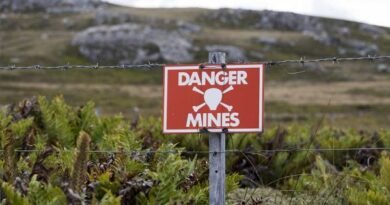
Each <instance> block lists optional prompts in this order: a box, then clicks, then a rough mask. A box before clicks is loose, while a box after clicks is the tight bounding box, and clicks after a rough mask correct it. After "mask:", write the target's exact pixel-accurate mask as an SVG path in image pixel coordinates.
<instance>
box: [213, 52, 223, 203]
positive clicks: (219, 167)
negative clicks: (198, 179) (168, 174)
mask: <svg viewBox="0 0 390 205" xmlns="http://www.w3.org/2000/svg"><path fill="white" fill-rule="evenodd" d="M209 63H210V64H219V65H221V64H222V63H226V53H224V52H210V53H209ZM225 160H226V158H225V133H210V134H209V196H210V205H224V204H225V189H226V188H225V178H226V161H225Z"/></svg>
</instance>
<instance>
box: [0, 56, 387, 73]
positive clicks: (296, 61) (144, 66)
mask: <svg viewBox="0 0 390 205" xmlns="http://www.w3.org/2000/svg"><path fill="white" fill-rule="evenodd" d="M377 60H390V56H389V55H383V56H363V57H362V56H361V57H327V58H317V59H305V58H304V57H302V58H300V59H292V60H279V61H264V62H258V63H261V64H264V65H266V66H268V67H270V66H274V65H282V64H300V65H305V64H307V63H325V62H331V63H341V62H356V61H366V62H374V61H377ZM164 65H165V64H161V63H147V64H121V65H99V64H98V63H97V64H92V65H72V64H65V65H53V66H45V65H39V64H36V65H27V66H16V65H7V66H0V70H68V69H124V70H126V69H143V70H151V69H155V68H162V67H163V66H164Z"/></svg>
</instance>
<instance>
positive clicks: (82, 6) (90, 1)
mask: <svg viewBox="0 0 390 205" xmlns="http://www.w3.org/2000/svg"><path fill="white" fill-rule="evenodd" d="M100 4H101V2H100V0H2V2H1V3H0V10H8V11H14V12H23V11H46V12H52V13H62V12H81V11H86V10H91V9H94V8H96V7H97V6H99V5H100Z"/></svg>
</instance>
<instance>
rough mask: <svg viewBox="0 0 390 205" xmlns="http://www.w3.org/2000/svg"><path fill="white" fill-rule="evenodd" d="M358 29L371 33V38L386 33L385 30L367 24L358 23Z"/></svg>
mask: <svg viewBox="0 0 390 205" xmlns="http://www.w3.org/2000/svg"><path fill="white" fill-rule="evenodd" d="M359 30H360V31H361V32H364V33H366V34H368V35H371V36H372V37H373V38H378V37H380V36H382V35H384V34H385V33H386V30H384V29H382V28H380V27H378V26H373V25H369V24H360V26H359Z"/></svg>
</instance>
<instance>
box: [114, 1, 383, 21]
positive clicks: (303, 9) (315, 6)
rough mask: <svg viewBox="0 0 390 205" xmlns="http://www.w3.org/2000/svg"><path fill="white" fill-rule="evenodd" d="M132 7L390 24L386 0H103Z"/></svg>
mask: <svg viewBox="0 0 390 205" xmlns="http://www.w3.org/2000/svg"><path fill="white" fill-rule="evenodd" d="M106 1H108V2H111V3H115V4H122V5H128V6H134V7H202V8H221V7H229V8H246V9H258V10H262V9H269V10H277V11H291V12H296V13H301V14H308V15H315V16H324V17H332V18H339V19H346V20H353V21H359V22H365V23H370V24H376V25H381V26H387V27H390V0H237V1H233V0H232V1H226V0H212V1H211V0H106Z"/></svg>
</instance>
